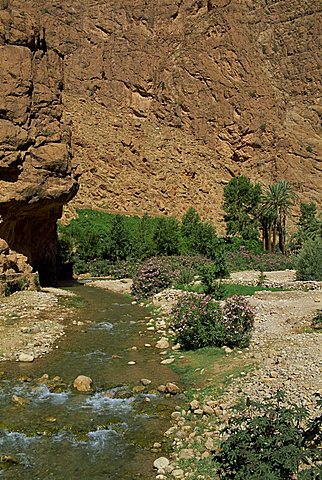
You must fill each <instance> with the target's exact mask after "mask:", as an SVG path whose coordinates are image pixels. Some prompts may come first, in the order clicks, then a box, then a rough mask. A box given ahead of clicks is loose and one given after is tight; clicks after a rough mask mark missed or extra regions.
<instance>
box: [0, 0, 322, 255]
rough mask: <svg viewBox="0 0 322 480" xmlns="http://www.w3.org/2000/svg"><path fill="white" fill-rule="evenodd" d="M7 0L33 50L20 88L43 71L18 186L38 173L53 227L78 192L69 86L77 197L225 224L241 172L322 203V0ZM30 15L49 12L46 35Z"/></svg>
mask: <svg viewBox="0 0 322 480" xmlns="http://www.w3.org/2000/svg"><path fill="white" fill-rule="evenodd" d="M0 1H2V2H7V3H8V4H9V6H11V7H14V8H15V10H16V11H17V12H18V13H17V14H16V17H15V18H14V25H15V26H14V28H13V27H12V28H11V30H10V29H9V31H10V32H11V33H7V34H6V35H7V36H6V40H3V41H2V44H3V45H4V44H6V45H5V46H6V48H8V47H9V46H10V48H14V49H15V50H14V51H15V55H18V53H16V52H18V50H16V49H19V52H20V53H19V55H20V56H19V61H18V60H17V59H16V61H15V62H14V64H15V65H17V63H18V64H20V65H21V62H22V61H24V62H27V67H26V68H24V69H23V72H24V73H23V77H22V76H21V75H22V73H21V72H19V73H16V74H15V76H16V77H17V78H21V79H22V78H23V79H24V80H23V81H21V82H20V83H19V88H18V86H17V85H16V86H15V87H14V88H15V91H20V90H19V89H25V90H24V91H25V92H27V90H28V88H29V87H28V85H30V80H28V79H30V75H31V78H32V79H33V80H32V81H33V87H32V92H29V93H20V94H19V96H18V98H19V102H21V103H19V105H20V107H19V112H18V111H17V112H16V113H15V115H16V116H15V119H14V120H10V118H9V117H10V115H9V114H6V116H5V120H6V121H7V122H8V121H10V128H14V131H13V130H10V132H11V133H10V135H9V134H6V135H7V136H8V140H6V144H7V145H9V146H10V148H9V149H7V152H9V154H8V155H9V156H7V157H6V158H7V160H6V167H5V171H6V175H7V181H6V187H7V188H9V187H10V185H11V186H12V187H13V190H14V191H15V192H16V191H17V192H18V191H19V189H17V190H16V188H17V186H19V185H23V183H20V184H19V182H10V181H9V180H8V178H9V177H10V176H11V178H14V176H15V175H16V176H17V173H15V172H17V171H18V170H19V171H20V172H21V171H22V173H20V174H19V179H20V178H21V180H22V179H23V172H24V171H26V172H27V171H28V172H29V173H28V178H29V183H28V188H27V189H26V188H25V187H21V188H22V190H23V192H24V193H23V196H25V197H26V196H28V195H27V194H28V192H29V200H27V201H26V202H25V203H24V205H25V206H24V208H25V209H33V208H34V207H35V209H36V208H37V210H38V212H43V214H41V213H40V214H39V216H37V227H36V228H39V229H43V230H45V232H43V234H45V233H46V228H47V227H46V225H47V224H48V225H49V228H51V227H50V226H52V225H53V223H52V222H51V221H49V220H48V218H49V216H50V215H51V216H52V217H53V218H57V216H59V214H60V209H61V205H62V203H64V201H66V200H67V199H69V198H70V197H71V196H72V195H73V192H74V191H75V184H74V182H73V180H72V173H71V171H70V157H69V155H70V153H69V140H68V138H67V137H68V135H67V132H66V130H65V127H63V125H62V119H61V117H60V115H61V96H62V93H63V101H64V106H65V112H66V119H67V120H68V122H70V124H71V128H72V132H73V145H74V146H73V148H74V156H75V159H76V161H77V162H79V163H80V164H81V167H82V171H83V175H82V178H81V186H80V192H79V194H78V195H77V197H76V198H75V200H74V201H73V202H72V204H73V205H74V206H83V207H91V206H92V207H95V208H104V209H107V210H108V211H114V212H122V213H130V214H143V213H144V212H148V213H150V214H160V213H161V214H171V215H173V214H174V215H177V216H179V215H182V213H183V212H184V211H185V210H187V208H188V207H190V206H194V207H195V208H196V209H197V210H198V211H199V212H200V213H201V215H202V216H203V218H205V219H207V220H210V221H213V222H215V223H217V225H218V224H219V225H220V218H221V201H222V191H223V187H224V185H225V184H226V183H227V182H228V181H229V180H230V178H232V176H234V175H238V174H245V175H248V176H249V177H251V178H252V179H253V180H256V181H260V182H261V183H263V184H264V185H265V184H266V185H267V184H268V183H271V182H274V181H277V180H280V179H287V180H289V181H291V182H292V184H293V185H294V187H295V189H296V190H297V192H298V193H299V196H300V199H301V200H315V201H317V202H318V203H320V199H321V190H322V174H321V170H322V164H321V152H322V146H321V136H320V134H321V122H320V121H321V111H322V108H321V104H320V99H321V86H320V72H321V69H320V67H321V58H320V55H319V53H320V48H321V45H320V31H321V3H320V1H319V0H278V1H276V0H239V1H235V0H164V1H149V2H148V1H146V0H122V1H120V0H110V1H107V0H93V1H91V2H88V1H87V0H73V1H71V0H63V1H61V2H56V1H49V0H37V2H36V1H35V0H30V1H28V2H25V1H22V0H0ZM11 7H10V8H11ZM2 14H5V15H8V12H6V11H4V13H3V12H2ZM28 15H31V17H32V18H39V24H40V25H41V28H40V29H38V31H37V33H34V34H33V36H32V35H31V33H30V32H31V31H32V29H34V28H36V27H34V26H31V25H30V26H29V27H28V25H29V23H28V22H29V20H28V21H26V17H27V19H28V18H29V17H28ZM6 22H7V24H8V21H7V20H6ZM16 25H17V26H16ZM43 29H45V33H43V32H44V31H43ZM7 30H8V28H7ZM26 32H29V33H28V34H27V33H26ZM35 32H36V30H35ZM17 35H18V37H19V41H17ZM20 37H21V38H20ZM31 38H33V39H34V40H31ZM22 52H24V53H22ZM21 55H22V57H21ZM25 57H26V58H25ZM27 57H28V58H27ZM10 58H11V57H10ZM63 65H64V88H63V87H62V84H61V83H60V80H59V79H61V76H62V69H63ZM28 71H30V72H32V73H31V74H30V75H29V74H27V72H28ZM37 72H38V73H37ZM45 72H46V73H45ZM28 75H29V76H28ZM37 75H38V76H37ZM25 76H26V78H25ZM39 78H41V79H39ZM49 79H51V80H49ZM11 81H12V79H11V80H10V82H11ZM28 82H29V83H28ZM20 84H21V85H20ZM21 91H22V90H21ZM48 95H49V98H48ZM6 98H7V103H8V102H9V99H10V98H11V97H10V95H7V96H6ZM23 102H27V104H28V105H29V106H28V107H26V106H25V104H24V103H23ZM9 103H10V102H9ZM9 103H8V105H9ZM26 108H27V111H26ZM6 111H7V112H10V108H8V109H7V110H6ZM34 111H36V112H37V114H36V115H34V114H33V113H32V112H34ZM24 112H25V113H24ZM26 112H27V113H26ZM59 112H60V113H59ZM43 114H44V115H43ZM19 118H21V119H22V120H19ZM26 118H27V122H29V123H28V128H26V127H25V126H24V125H25V124H24V123H23V122H24V121H25V119H26ZM45 118H46V120H44V119H45ZM19 122H20V123H19ZM46 122H48V124H49V125H50V128H49V127H48V125H47V123H46ZM6 125H7V126H8V125H9V124H8V123H6ZM43 126H45V127H44V129H43ZM6 128H7V127H6ZM41 131H42V132H43V133H42V134H41ZM26 132H27V133H26ZM31 132H32V133H31ZM26 135H27V136H26ZM6 138H7V137H6ZM31 139H33V140H32V141H31ZM30 142H31V143H30ZM55 149H57V150H55ZM15 150H17V151H18V157H16V156H15V155H16V154H13V156H12V151H15ZM19 152H20V154H19ZM66 152H67V153H66ZM19 155H20V156H19ZM22 158H23V165H26V166H28V165H29V166H30V167H29V166H28V169H25V168H24V166H23V165H22ZM57 159H60V160H59V161H58V160H57ZM63 159H64V160H63ZM56 160H57V161H56ZM22 166H23V168H22V169H21V167H22ZM31 167H32V168H31ZM2 171H4V170H3V169H2ZM54 171H55V173H53V172H54ZM32 172H33V173H32ZM67 172H68V173H67ZM57 177H59V178H61V181H62V185H61V187H62V188H60V187H59V186H58V184H57V181H56V180H57ZM31 178H33V179H34V180H31V181H30V179H31ZM39 179H41V181H39ZM64 182H65V184H63V183H64ZM36 183H37V184H38V185H42V186H43V190H40V191H42V192H43V193H40V198H41V202H40V203H38V206H37V207H36V204H34V207H33V203H32V202H31V198H35V197H36V196H37V195H38V194H37V193H36V190H34V191H33V190H32V188H35V185H36ZM19 188H20V187H19ZM41 188H42V187H41ZM48 192H54V193H53V194H51V193H48ZM15 195H16V193H15ZM19 195H20V194H17V198H18V200H17V202H19V198H21V197H20V196H19ZM51 195H52V196H53V197H55V201H52V200H51ZM11 197H12V195H11ZM57 199H59V200H58V201H57ZM11 205H13V203H11ZM49 205H50V207H49ZM39 206H41V208H39ZM31 217H32V215H30V216H29V217H28V218H29V219H30V218H31ZM23 218H24V216H22V217H21V219H20V220H19V221H21V222H22V223H23V226H21V223H20V224H19V229H22V230H23V229H24V228H25V230H26V232H27V234H28V235H29V236H32V231H34V229H35V227H34V226H33V227H29V223H28V222H27V223H26V222H24V220H23ZM11 226H12V227H11V231H13V230H14V228H15V224H14V223H12V224H11ZM17 228H18V223H17ZM1 234H2V236H3V233H2V232H1V231H0V235H1ZM10 235H11V236H13V234H10ZM45 238H47V237H46V235H45ZM37 248H40V245H39V247H37ZM51 248H52V244H50V245H49V244H46V242H45V243H44V253H46V252H50V250H51ZM29 254H30V255H32V256H34V253H33V252H29ZM35 258H36V257H35Z"/></svg>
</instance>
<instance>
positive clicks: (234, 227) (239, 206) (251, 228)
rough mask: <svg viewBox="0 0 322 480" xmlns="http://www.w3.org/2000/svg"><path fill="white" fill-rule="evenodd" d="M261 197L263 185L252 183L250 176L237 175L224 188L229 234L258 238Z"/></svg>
mask: <svg viewBox="0 0 322 480" xmlns="http://www.w3.org/2000/svg"><path fill="white" fill-rule="evenodd" d="M260 199H261V186H260V185H259V184H258V183H256V184H255V185H252V183H251V182H250V180H249V178H247V177H245V176H243V175H241V176H240V177H235V178H233V179H232V180H230V182H229V183H228V184H227V185H226V186H225V188H224V204H223V209H224V211H225V215H224V220H225V222H226V227H227V234H228V235H232V236H235V235H237V236H240V237H241V238H242V239H243V240H257V239H258V229H259V220H258V206H259V202H260Z"/></svg>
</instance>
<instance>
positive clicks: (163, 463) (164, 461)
mask: <svg viewBox="0 0 322 480" xmlns="http://www.w3.org/2000/svg"><path fill="white" fill-rule="evenodd" d="M169 464H170V461H169V459H168V458H166V457H159V458H157V459H156V460H154V462H153V466H154V468H156V469H157V470H161V469H162V470H164V469H165V468H166V467H167V466H168V465H169Z"/></svg>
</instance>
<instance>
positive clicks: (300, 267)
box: [296, 238, 322, 281]
mask: <svg viewBox="0 0 322 480" xmlns="http://www.w3.org/2000/svg"><path fill="white" fill-rule="evenodd" d="M296 276H297V279H298V280H316V281H322V238H316V239H315V240H308V241H307V242H306V243H305V244H304V246H303V248H302V250H301V251H300V254H299V256H298V261H297V272H296Z"/></svg>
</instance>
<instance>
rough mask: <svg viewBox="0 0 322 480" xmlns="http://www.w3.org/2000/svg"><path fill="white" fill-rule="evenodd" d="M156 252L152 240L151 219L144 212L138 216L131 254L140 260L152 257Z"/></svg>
mask: <svg viewBox="0 0 322 480" xmlns="http://www.w3.org/2000/svg"><path fill="white" fill-rule="evenodd" d="M155 253H156V246H155V243H154V240H153V219H152V218H151V217H149V216H148V215H147V214H146V213H145V214H144V215H143V217H142V218H140V221H139V224H138V226H137V231H136V235H135V238H134V241H133V256H134V257H135V258H138V259H140V260H145V259H146V258H149V257H152V256H153V255H155Z"/></svg>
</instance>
